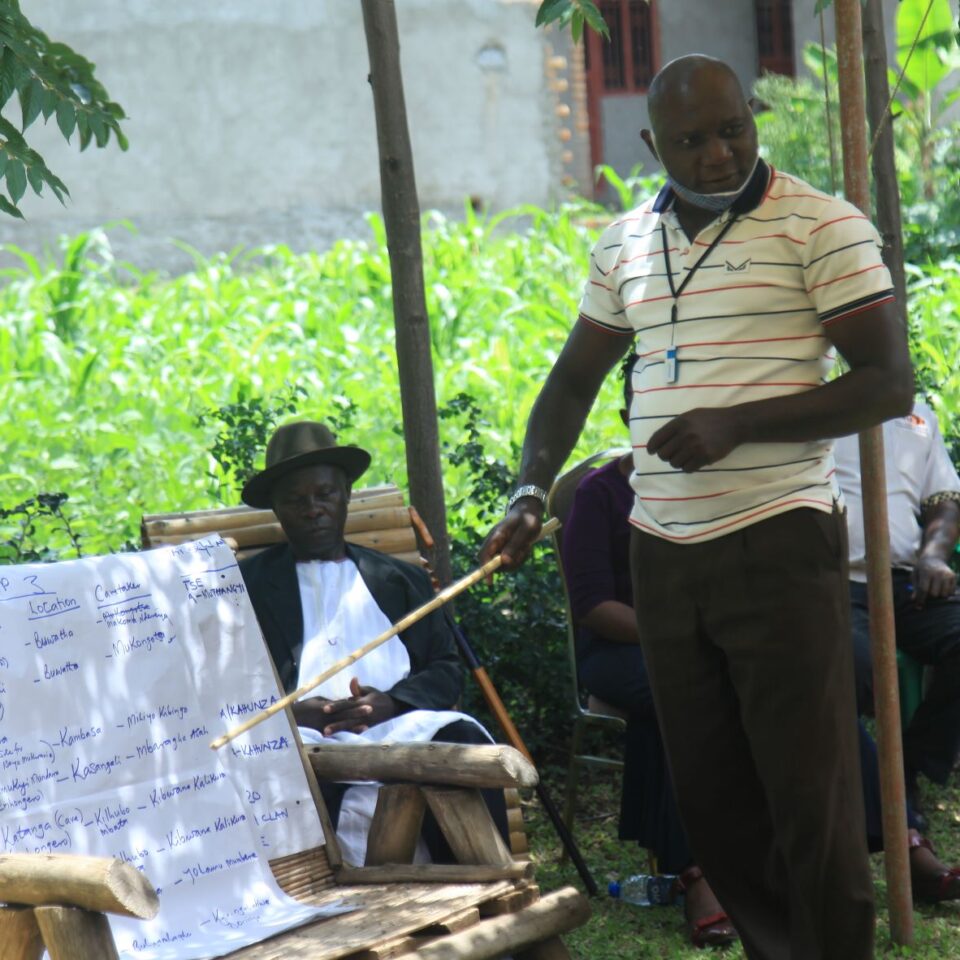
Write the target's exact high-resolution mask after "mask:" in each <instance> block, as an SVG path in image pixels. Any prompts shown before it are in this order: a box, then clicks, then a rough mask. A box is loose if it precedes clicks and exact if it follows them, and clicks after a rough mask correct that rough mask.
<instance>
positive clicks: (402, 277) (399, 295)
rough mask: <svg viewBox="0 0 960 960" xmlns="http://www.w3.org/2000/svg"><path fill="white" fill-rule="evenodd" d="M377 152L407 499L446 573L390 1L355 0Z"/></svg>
mask: <svg viewBox="0 0 960 960" xmlns="http://www.w3.org/2000/svg"><path fill="white" fill-rule="evenodd" d="M361 5H362V8H363V28H364V32H365V33H366V37H367V50H368V52H369V56H370V78H369V79H370V85H371V87H372V89H373V108H374V113H375V115H376V123H377V145H378V147H379V153H380V190H381V195H382V205H383V222H384V227H385V228H386V234H387V249H388V250H389V253H390V277H391V280H392V282H393V320H394V326H395V328H396V349H397V366H398V370H399V374H400V404H401V408H402V410H403V437H404V442H405V444H406V451H407V479H408V483H409V488H410V500H411V502H412V503H413V504H414V505H415V506H416V507H417V509H418V510H419V511H420V512H421V513H422V514H423V516H424V517H425V518H426V521H427V526H428V527H429V528H430V529H431V530H432V531H433V535H434V537H436V541H437V552H436V557H435V566H436V570H437V574H438V576H439V577H440V578H441V580H442V581H443V582H444V583H446V582H448V581H449V580H450V579H451V566H450V541H449V538H448V535H447V509H446V503H445V501H444V496H443V478H442V474H441V470H440V439H439V431H438V427H437V398H436V392H435V389H434V381H433V355H432V352H431V345H430V322H429V318H428V317H427V304H426V297H425V296H424V292H423V252H422V248H421V242H420V204H419V201H418V199H417V184H416V179H415V177H414V170H413V152H412V151H411V149H410V132H409V130H408V128H407V108H406V104H405V102H404V96H403V74H402V71H401V69H400V41H399V37H398V32H397V15H396V10H395V9H394V4H393V0H362V4H361Z"/></svg>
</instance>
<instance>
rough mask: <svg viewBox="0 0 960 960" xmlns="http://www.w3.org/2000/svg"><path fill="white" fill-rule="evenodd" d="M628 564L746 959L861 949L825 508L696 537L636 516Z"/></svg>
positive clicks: (681, 774) (685, 802) (711, 865)
mask: <svg viewBox="0 0 960 960" xmlns="http://www.w3.org/2000/svg"><path fill="white" fill-rule="evenodd" d="M630 560H631V568H632V571H633V583H634V602H635V605H636V609H637V621H638V626H639V630H640V638H641V642H642V646H643V652H644V657H645V660H646V664H647V669H648V671H649V673H650V684H651V687H652V689H653V695H654V700H655V702H656V707H657V716H658V717H659V720H660V731H661V733H662V735H663V740H664V744H665V745H666V748H667V756H668V758H669V762H670V770H671V774H672V777H673V782H674V787H675V789H676V794H677V803H678V806H679V808H680V814H681V816H682V818H683V823H684V826H685V828H686V831H687V837H688V838H689V840H690V847H691V850H692V851H693V856H694V859H695V860H696V862H697V864H698V865H699V866H700V867H701V868H702V869H703V872H704V874H705V875H706V877H707V879H708V880H709V882H710V885H711V887H712V888H713V891H714V893H715V894H716V895H717V898H718V899H719V901H720V903H722V904H723V906H724V909H725V910H726V911H727V912H728V913H729V914H730V916H731V918H732V920H733V922H734V924H735V926H736V927H737V930H738V932H739V933H740V937H741V942H742V944H743V948H744V952H745V954H746V956H747V957H748V958H750V960H801V958H802V960H807V958H816V960H868V958H871V957H872V956H873V939H874V910H873V881H872V878H871V876H870V866H869V859H868V855H867V846H866V837H865V832H866V830H865V823H864V809H863V793H862V786H861V780H860V764H859V762H858V760H859V758H858V748H857V722H856V706H855V702H854V684H853V654H852V650H851V645H850V642H849V636H850V633H849V631H850V617H849V601H848V591H847V582H848V576H847V542H846V524H845V520H844V518H843V516H842V514H840V513H838V512H835V513H833V514H829V513H823V512H820V511H817V510H813V509H810V508H798V509H795V510H790V511H788V512H786V513H783V514H780V515H778V516H775V517H772V518H770V519H768V520H763V521H759V522H756V523H754V524H752V525H750V526H748V527H745V528H743V529H741V530H736V531H734V532H732V533H728V534H726V535H724V536H720V537H717V538H716V539H713V540H708V541H705V542H701V543H683V544H677V543H671V542H669V541H667V540H665V539H662V538H659V537H654V536H651V535H649V534H645V533H642V532H640V531H639V530H636V529H635V530H634V531H633V534H632V541H631V557H630Z"/></svg>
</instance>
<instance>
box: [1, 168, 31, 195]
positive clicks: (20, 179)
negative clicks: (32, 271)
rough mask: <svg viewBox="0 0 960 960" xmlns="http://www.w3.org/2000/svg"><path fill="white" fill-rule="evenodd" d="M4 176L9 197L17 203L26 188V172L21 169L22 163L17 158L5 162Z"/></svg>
mask: <svg viewBox="0 0 960 960" xmlns="http://www.w3.org/2000/svg"><path fill="white" fill-rule="evenodd" d="M5 177H6V181H7V190H9V191H10V197H11V199H12V200H13V202H14V203H19V202H20V198H21V197H22V196H23V195H24V193H26V190H27V172H26V170H24V169H23V164H22V163H21V162H20V161H19V160H10V161H9V162H8V163H7V169H6V173H5Z"/></svg>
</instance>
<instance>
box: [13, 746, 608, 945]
mask: <svg viewBox="0 0 960 960" xmlns="http://www.w3.org/2000/svg"><path fill="white" fill-rule="evenodd" d="M371 747H372V748H367V747H364V748H361V749H360V750H355V749H354V748H352V747H349V746H346V745H342V744H322V745H317V746H311V747H309V748H306V749H305V751H304V755H305V756H306V757H307V758H308V759H309V760H310V764H311V767H312V768H315V769H318V770H320V771H322V772H323V774H324V775H325V776H327V775H330V776H334V777H337V778H341V777H347V776H349V777H352V778H355V779H380V778H381V777H385V778H386V779H387V780H391V779H393V778H396V777H399V776H400V774H401V772H402V771H403V769H404V768H405V767H408V768H409V769H410V770H411V771H412V779H413V780H415V781H416V783H415V784H412V785H411V784H408V783H407V784H399V783H398V784H391V785H388V786H386V787H384V788H383V790H381V796H382V797H383V798H385V799H383V800H382V801H381V802H378V807H377V812H376V814H375V815H374V822H373V826H372V829H371V851H372V853H371V855H368V862H369V861H370V860H371V858H372V859H373V860H375V861H376V860H378V859H379V858H378V841H377V839H376V838H377V837H378V836H379V837H383V838H388V840H389V844H390V846H391V849H392V850H393V851H394V852H396V851H397V850H398V849H400V848H402V849H404V850H406V851H407V854H406V855H404V854H402V853H401V854H400V857H399V859H405V860H406V861H407V862H399V863H397V862H393V863H390V862H385V863H379V864H376V865H373V866H367V867H362V868H351V867H348V866H344V865H343V864H339V865H338V866H335V867H331V865H330V863H329V861H328V859H327V856H326V850H327V847H326V846H325V847H320V848H315V849H313V850H310V851H305V852H304V855H300V854H295V855H292V856H289V857H285V858H283V859H282V860H279V861H275V862H274V863H273V864H272V866H273V868H274V872H275V875H276V876H277V878H278V880H279V881H280V883H281V886H282V887H283V888H284V889H285V890H286V891H287V892H288V893H289V894H290V895H291V896H294V897H296V898H297V899H299V900H302V901H303V902H306V903H313V904H317V905H323V904H325V903H331V902H333V901H338V902H342V903H344V904H345V905H348V906H352V907H355V908H356V909H355V910H354V911H353V912H351V913H345V914H340V915H338V916H334V917H328V918H324V919H321V920H318V921H315V922H312V923H309V924H306V925H304V926H302V927H298V928H296V929H294V930H289V931H285V932H283V933H281V934H278V935H276V936H274V937H270V938H269V939H267V940H264V941H261V942H260V943H257V944H253V945H251V946H248V947H244V948H242V949H240V950H238V951H235V952H233V953H231V954H230V955H229V956H230V957H232V958H236V960H281V958H299V957H303V958H308V957H309V958H311V960H347V958H349V960H361V958H363V960H387V958H389V957H400V956H404V955H411V954H416V955H417V956H423V957H433V958H435V960H444V958H450V960H454V958H456V960H465V958H471V960H482V958H495V957H501V956H504V955H508V954H509V955H513V956H516V957H522V958H527V960H561V958H567V957H569V954H568V953H567V951H566V948H565V947H564V945H563V943H562V941H561V940H560V939H559V938H560V934H562V933H565V932H567V931H569V930H571V929H574V928H575V927H577V926H579V925H580V924H582V923H583V922H585V921H586V919H587V917H588V916H589V912H590V908H589V905H588V904H587V901H586V899H585V898H584V897H583V896H582V895H581V894H580V893H579V892H578V891H576V890H574V889H573V888H571V887H567V888H564V889H562V890H559V891H556V892H555V893H552V894H550V895H548V896H546V897H543V898H541V897H540V894H539V890H538V888H537V887H536V885H535V884H534V883H533V882H532V872H533V868H532V865H531V864H523V863H517V862H515V861H513V859H512V858H511V857H510V855H509V851H508V850H507V849H506V847H505V845H504V844H503V841H502V840H501V838H500V835H499V833H497V831H496V828H495V827H494V825H493V822H492V819H491V818H490V814H489V811H488V810H487V808H486V806H485V805H484V803H483V801H482V800H481V798H480V796H479V793H478V791H477V787H479V786H501V785H507V784H509V785H511V786H513V787H518V786H529V785H532V784H535V783H536V779H537V775H536V771H535V770H534V768H533V767H532V765H530V764H529V762H528V761H527V760H526V759H525V758H524V757H523V756H522V755H521V754H520V753H519V752H517V751H516V750H514V749H513V748H512V747H507V746H501V745H491V746H489V747H487V746H481V747H475V746H469V747H467V746H460V745H455V744H433V743H424V744H408V745H395V746H394V749H393V750H388V749H384V748H383V747H382V746H381V745H371ZM403 791H407V795H406V796H405V797H403V796H401V797H400V800H401V805H403V804H404V803H405V804H406V805H407V806H408V807H409V805H410V804H411V802H418V803H420V809H421V811H422V808H423V803H422V801H421V799H420V798H419V796H418V795H419V794H420V793H422V794H423V796H424V797H425V801H426V803H428V804H429V805H430V807H431V809H432V810H433V811H434V814H435V815H436V816H437V820H438V823H439V825H440V828H441V830H443V831H444V833H445V835H446V837H447V840H448V842H450V844H451V848H452V849H453V851H454V854H455V856H457V858H458V860H459V861H460V863H458V864H450V865H445V864H444V865H440V864H417V865H414V864H412V863H410V862H409V859H410V858H412V852H413V848H414V843H411V842H409V841H410V840H411V839H412V840H414V841H415V838H416V834H418V833H419V829H420V824H419V821H418V820H417V819H416V818H415V817H414V818H404V817H400V818H395V817H393V813H394V811H395V809H396V807H395V805H394V804H393V800H394V799H396V796H397V795H398V794H401V793H402V792H403ZM321 803H322V801H321ZM385 818H389V819H390V821H391V824H390V827H389V829H386V824H385V823H384V822H383V820H384V819H385ZM398 822H399V823H400V824H401V826H400V827H399V828H398V826H397V824H398ZM404 831H406V836H403V834H404ZM327 846H335V841H333V843H331V842H330V838H329V837H328V843H327ZM38 877H39V878H40V879H39V880H38V879H37V878H38ZM41 881H42V882H41ZM81 881H82V882H81ZM470 881H473V882H470ZM0 900H3V901H5V902H6V903H7V904H8V907H7V908H6V909H0V933H3V934H4V938H3V941H2V942H3V947H2V949H0V956H2V957H3V960H39V956H40V953H41V952H42V949H43V947H44V946H46V948H47V949H48V951H49V953H50V956H51V960H67V958H68V957H69V958H70V960H94V958H101V957H112V956H116V951H115V948H114V947H113V945H112V938H111V937H110V935H109V927H108V926H107V925H106V923H105V921H104V920H103V915H102V913H101V912H100V911H103V910H109V911H111V912H120V913H125V914H127V915H132V916H141V917H145V918H148V917H150V916H152V915H153V912H155V910H156V898H155V896H153V891H152V889H151V888H149V886H148V885H147V883H146V880H145V878H144V875H143V874H141V873H138V872H137V871H136V870H134V869H133V868H132V867H131V866H129V865H128V864H122V863H120V862H119V861H111V860H109V859H107V858H98V857H86V858H84V857H75V856H70V855H38V854H28V855H9V856H7V857H0ZM80 907H83V908H84V909H80Z"/></svg>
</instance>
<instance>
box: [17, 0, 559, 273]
mask: <svg viewBox="0 0 960 960" xmlns="http://www.w3.org/2000/svg"><path fill="white" fill-rule="evenodd" d="M537 6H538V4H537V2H536V0H458V2H450V0H398V2H397V16H398V21H399V29H400V35H401V56H402V63H403V70H404V86H405V94H406V101H407V109H408V113H409V124H410V130H411V138H412V141H413V150H414V161H415V166H416V174H417V182H418V188H419V193H420V198H421V204H422V206H423V207H424V208H428V207H437V208H441V209H447V210H455V211H456V210H462V208H463V203H464V201H465V198H467V197H476V198H478V199H479V200H482V201H483V202H485V203H488V204H490V205H491V206H492V207H494V208H503V207H507V206H511V205H513V204H516V203H520V202H533V203H540V204H543V203H547V202H548V201H549V200H550V198H551V197H552V196H553V195H555V193H556V192H557V191H559V189H560V184H561V181H562V180H563V177H564V166H563V161H562V155H563V152H564V151H563V146H564V145H563V144H561V142H560V141H559V140H558V137H557V134H558V128H559V126H560V125H562V117H560V116H558V114H557V109H556V108H557V104H558V102H559V92H558V91H557V90H556V89H555V87H556V86H557V84H556V74H557V70H556V69H554V68H550V69H548V64H547V61H548V59H549V56H548V54H549V53H550V52H553V53H554V55H555V54H556V51H557V49H559V50H560V52H561V53H562V52H563V49H562V48H563V47H564V46H565V43H566V41H565V39H564V38H563V37H559V36H557V35H556V34H553V35H548V34H544V32H543V31H542V30H535V29H534V16H535V13H536V9H537ZM23 9H24V11H25V12H26V13H27V15H28V16H30V17H31V19H33V21H34V22H35V23H36V24H37V25H38V26H40V27H41V28H42V29H44V30H45V31H46V32H47V33H49V34H50V35H51V36H52V37H54V38H55V39H62V40H64V41H66V42H67V43H69V44H70V45H71V46H73V47H74V49H76V50H77V51H78V52H81V53H82V54H84V55H85V56H87V57H88V58H89V59H91V60H92V61H93V62H94V63H95V64H96V65H97V75H98V77H99V78H100V80H101V81H102V82H103V83H104V85H105V86H106V87H107V89H108V90H109V91H110V94H111V96H112V97H113V98H114V99H115V100H117V101H118V102H119V103H120V104H121V105H122V106H123V107H124V109H125V110H126V111H127V114H128V116H129V120H128V121H127V122H126V123H125V124H124V129H125V131H126V133H127V135H128V137H129V140H130V150H129V151H128V152H127V153H122V152H121V151H120V150H119V149H118V148H117V147H116V146H113V145H111V146H110V147H108V148H107V149H105V150H96V149H94V148H92V147H91V148H90V149H88V150H87V151H86V152H85V153H84V154H82V155H81V154H79V153H78V151H77V149H76V146H67V145H66V144H64V143H63V140H62V138H61V137H60V135H59V131H57V130H56V128H55V125H54V123H53V122H51V123H50V125H49V127H48V128H47V129H44V128H43V125H42V121H41V122H38V123H37V124H36V125H35V127H32V128H31V129H30V132H29V135H30V136H31V138H32V140H33V141H34V142H35V146H36V147H37V148H38V149H39V150H40V152H41V153H42V154H43V156H44V157H45V159H46V160H47V162H48V165H49V166H50V167H51V169H53V170H54V172H56V173H57V174H58V175H59V176H60V177H61V178H62V179H63V180H64V181H65V182H66V183H67V185H68V187H69V188H70V190H71V194H72V199H71V201H70V202H69V204H68V206H67V207H66V209H64V208H62V207H61V206H60V205H59V204H58V203H57V201H56V200H55V198H53V197H46V198H44V199H42V200H38V199H36V198H33V197H32V194H31V198H28V199H26V200H25V201H24V203H23V210H24V212H25V214H26V216H27V218H28V220H27V223H26V224H21V223H12V222H8V221H6V220H0V241H4V242H7V241H9V242H14V243H17V244H20V245H22V246H26V247H27V248H30V249H37V248H39V247H41V246H42V245H43V244H44V243H48V242H50V241H51V240H52V239H54V238H55V237H56V236H57V235H59V234H63V233H73V232H76V231H78V230H81V229H85V228H88V227H91V226H95V225H99V224H103V223H105V222H108V221H111V220H118V219H129V220H130V221H131V222H132V223H133V224H134V225H135V227H136V228H137V230H138V231H139V233H138V234H137V235H135V236H129V235H126V234H125V233H124V232H123V231H115V232H114V233H113V234H112V236H113V237H114V242H115V245H116V247H117V249H118V252H119V254H120V255H121V256H124V257H128V258H130V259H132V260H133V261H134V262H136V263H137V264H138V265H142V266H161V267H170V268H174V269H176V268H179V267H183V266H187V265H189V259H188V258H187V257H186V256H185V255H184V254H182V253H181V252H179V251H178V250H177V249H176V248H175V247H173V246H171V245H170V243H169V242H168V239H167V238H169V237H175V238H177V239H180V240H182V241H185V242H187V243H189V244H191V245H192V246H195V247H196V248H198V249H199V250H201V251H202V252H204V253H212V252H215V251H217V250H224V249H230V248H232V247H234V246H236V245H237V244H243V245H252V244H262V243H287V244H289V245H290V246H292V247H294V248H296V249H306V248H311V247H323V246H325V245H327V244H329V243H330V242H332V241H333V240H334V239H336V238H337V237H341V236H345V235H346V236H351V235H352V236H356V235H359V234H365V233H366V227H365V224H364V222H363V213H364V211H366V210H375V209H379V206H380V183H379V167H378V156H377V146H376V132H375V126H374V116H373V102H372V97H371V93H370V90H369V85H368V83H367V74H368V71H369V61H368V56H367V49H366V41H365V38H364V32H363V23H362V16H361V10H360V3H359V0H270V2H264V0H164V2H163V3H158V2H156V0H124V2H123V3H117V2H116V0H84V2H83V3H77V2H76V0H24V2H23ZM548 42H549V43H550V44H552V47H553V48H556V49H552V50H548V49H547V47H548ZM561 59H562V58H561ZM564 62H565V61H564ZM560 72H561V73H562V72H563V71H562V70H561V71H560Z"/></svg>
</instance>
